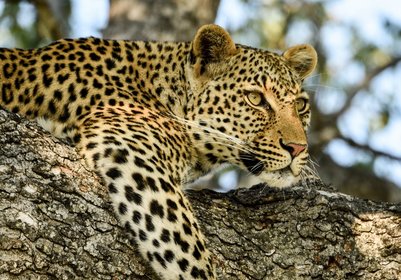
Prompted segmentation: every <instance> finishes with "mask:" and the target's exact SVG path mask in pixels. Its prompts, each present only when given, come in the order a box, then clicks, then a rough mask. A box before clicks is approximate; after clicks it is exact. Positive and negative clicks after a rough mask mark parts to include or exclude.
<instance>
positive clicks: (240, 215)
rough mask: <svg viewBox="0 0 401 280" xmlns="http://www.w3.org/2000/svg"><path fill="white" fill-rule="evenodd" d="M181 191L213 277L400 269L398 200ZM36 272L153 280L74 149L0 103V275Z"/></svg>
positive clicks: (394, 273) (268, 191) (311, 191)
mask: <svg viewBox="0 0 401 280" xmlns="http://www.w3.org/2000/svg"><path fill="white" fill-rule="evenodd" d="M378 187H380V186H378ZM188 195H189V197H190V199H191V201H192V203H193V207H194V210H195V212H196V214H197V216H198V218H199V221H200V224H201V226H202V228H203V231H204V233H205V235H206V236H207V239H208V247H209V248H210V249H211V250H212V252H213V253H214V254H215V260H216V263H217V266H218V274H219V275H220V278H219V279H311V278H314V279H356V278H358V279H397V277H399V275H401V205H400V204H389V203H375V202H371V201H367V200H361V199H357V198H353V197H350V196H346V195H342V194H339V193H335V192H332V191H330V190H328V189H327V188H326V187H325V186H324V185H323V184H322V183H321V182H309V183H308V184H307V186H297V187H294V188H291V189H284V190H280V189H273V188H269V187H265V186H258V187H256V188H252V189H250V190H243V189H242V190H238V191H236V192H231V193H229V194H219V193H214V192H210V191H201V192H194V191H192V192H189V194H188ZM39 278H40V279H155V278H154V276H153V275H152V274H151V273H150V272H149V269H148V268H147V267H146V265H145V264H144V262H143V261H142V260H141V259H140V258H138V256H137V255H136V254H135V246H134V245H132V244H131V243H130V242H129V240H128V238H127V236H126V235H125V234H124V230H123V229H122V228H121V227H120V226H119V225H118V223H117V221H116V219H115V217H114V214H113V211H112V208H111V206H110V204H109V202H108V196H107V194H106V190H105V188H104V187H103V186H102V184H101V181H100V180H99V178H98V177H97V176H96V174H94V173H93V172H91V171H89V170H87V169H86V168H85V165H84V162H83V161H82V160H80V159H79V156H78V155H77V154H76V152H75V151H74V149H73V148H71V147H69V146H68V145H66V144H64V143H62V142H60V141H59V140H57V139H55V138H52V137H51V136H50V135H48V134H47V133H45V132H43V131H42V130H41V129H40V128H38V127H37V126H36V124H34V123H31V122H28V121H26V120H23V119H21V118H19V117H18V116H16V115H14V114H10V113H7V112H5V111H2V110H0V279H39Z"/></svg>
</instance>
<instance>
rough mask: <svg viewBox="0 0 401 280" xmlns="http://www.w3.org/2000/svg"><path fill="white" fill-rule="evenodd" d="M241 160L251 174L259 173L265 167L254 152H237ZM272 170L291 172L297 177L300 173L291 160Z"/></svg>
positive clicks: (284, 172)
mask: <svg viewBox="0 0 401 280" xmlns="http://www.w3.org/2000/svg"><path fill="white" fill-rule="evenodd" d="M239 156H240V159H241V162H242V163H243V164H244V165H245V167H246V169H247V170H248V171H249V172H250V173H252V174H253V175H256V176H258V175H260V174H261V173H262V172H263V171H264V169H265V163H264V162H263V161H261V160H260V159H258V158H257V156H256V154H254V153H245V152H240V154H239ZM272 172H280V173H282V174H292V175H293V176H294V177H297V176H298V175H299V173H300V170H299V168H296V166H295V163H294V162H291V163H290V164H289V165H287V166H286V167H284V168H281V169H278V170H274V171H272Z"/></svg>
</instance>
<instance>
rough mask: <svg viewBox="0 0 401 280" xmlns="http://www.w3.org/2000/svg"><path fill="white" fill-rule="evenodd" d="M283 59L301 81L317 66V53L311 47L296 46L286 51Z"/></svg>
mask: <svg viewBox="0 0 401 280" xmlns="http://www.w3.org/2000/svg"><path fill="white" fill-rule="evenodd" d="M283 57H284V58H285V59H286V60H287V61H288V63H289V65H290V66H291V67H292V68H293V69H294V70H295V71H296V72H297V73H298V75H299V77H300V78H301V79H305V78H306V77H308V76H309V75H310V74H311V73H312V72H313V70H315V68H316V64H317V53H316V50H315V49H314V48H313V47H312V46H311V45H307V44H305V45H297V46H294V47H292V48H289V49H288V50H286V51H285V52H284V54H283Z"/></svg>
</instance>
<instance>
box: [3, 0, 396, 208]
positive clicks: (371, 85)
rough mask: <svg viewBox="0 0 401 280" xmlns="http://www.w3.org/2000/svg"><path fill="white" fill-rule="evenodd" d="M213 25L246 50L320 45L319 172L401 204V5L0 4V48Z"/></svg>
mask: <svg viewBox="0 0 401 280" xmlns="http://www.w3.org/2000/svg"><path fill="white" fill-rule="evenodd" d="M211 22H215V23H217V24H219V25H221V26H223V27H225V28H226V29H227V30H228V31H229V32H230V33H231V34H232V36H233V38H234V39H235V41H236V42H237V43H241V44H246V45H251V46H254V47H259V48H266V49H270V50H277V51H279V50H284V49H286V48H287V47H289V46H291V45H294V44H298V43H310V44H312V45H313V46H315V48H316V49H317V51H318V53H319V65H318V69H317V71H315V73H314V75H312V77H310V78H309V79H308V80H307V81H306V86H305V88H306V89H307V90H308V91H309V92H310V94H311V96H312V98H311V99H312V102H313V115H312V116H313V118H312V126H311V128H310V131H309V141H310V153H311V156H312V159H313V161H314V162H315V163H316V169H317V170H318V172H319V174H320V175H321V176H322V178H323V179H324V181H325V182H327V183H330V184H333V185H334V186H335V187H336V188H338V189H339V190H340V191H341V192H344V193H348V194H352V195H356V196H359V197H363V198H369V199H373V200H382V201H392V202H400V201H401V86H400V83H401V63H400V61H401V2H400V1H399V0H380V1H375V0H352V1H350V0H326V1H319V0H254V1H251V0H221V1H218V0H154V1H152V0H30V1H28V0H26V1H22V0H0V46H1V47H19V48H34V47H38V46H43V45H45V44H47V43H49V42H51V41H53V40H56V39H59V38H62V37H86V36H97V37H105V38H115V39H136V40H143V39H147V40H176V41H177V40H178V41H181V40H186V41H189V40H191V39H192V37H193V35H194V33H195V31H196V29H197V28H198V27H199V26H200V25H202V24H205V23H211ZM208 179H209V181H208V182H207V183H205V182H204V181H202V183H205V184H208V185H214V186H215V187H216V188H222V189H230V188H234V187H236V186H237V185H238V184H240V185H241V186H244V185H249V184H251V183H252V182H253V181H249V179H247V178H246V174H244V173H242V172H239V171H238V170H236V169H234V168H233V167H226V168H223V169H221V170H219V171H218V172H217V173H216V174H214V175H213V176H209V178H208Z"/></svg>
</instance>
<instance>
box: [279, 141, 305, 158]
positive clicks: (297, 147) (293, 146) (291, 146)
mask: <svg viewBox="0 0 401 280" xmlns="http://www.w3.org/2000/svg"><path fill="white" fill-rule="evenodd" d="M280 144H281V146H282V147H283V148H284V149H285V150H287V151H288V152H289V153H290V155H291V157H292V158H295V157H297V156H298V155H299V154H300V153H302V152H303V151H304V150H305V149H306V147H307V145H305V144H297V143H288V144H285V143H284V142H283V141H280Z"/></svg>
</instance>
